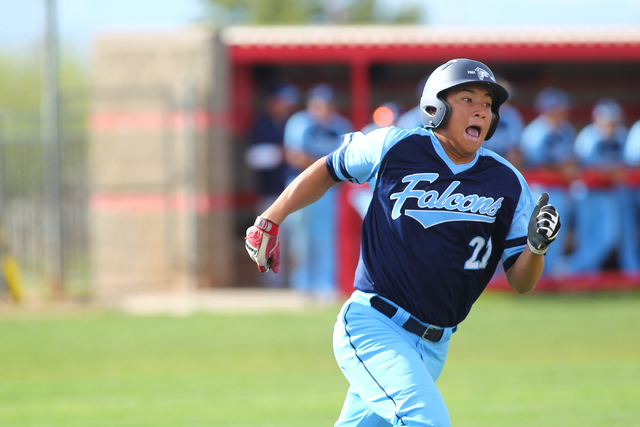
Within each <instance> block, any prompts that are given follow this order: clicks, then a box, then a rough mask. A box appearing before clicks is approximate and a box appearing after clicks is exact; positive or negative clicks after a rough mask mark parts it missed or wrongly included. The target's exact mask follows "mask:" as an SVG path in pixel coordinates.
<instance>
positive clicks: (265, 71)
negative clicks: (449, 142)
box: [222, 26, 640, 290]
mask: <svg viewBox="0 0 640 427" xmlns="http://www.w3.org/2000/svg"><path fill="white" fill-rule="evenodd" d="M222 40H223V43H224V44H225V46H226V47H227V49H228V55H229V66H230V71H231V97H230V99H231V115H232V119H233V129H234V138H235V140H236V146H238V147H242V146H243V141H244V138H245V136H246V133H245V132H246V131H247V130H248V129H249V127H250V124H251V121H252V118H253V115H254V114H255V112H256V108H258V107H259V105H260V104H261V101H262V98H263V96H264V94H265V89H266V88H267V87H268V85H269V83H270V82H271V81H272V80H274V79H278V80H286V81H290V82H292V83H294V84H296V85H298V86H299V87H300V88H301V89H302V90H305V89H308V88H309V87H310V86H312V85H313V84H314V83H316V82H318V81H323V82H328V83H330V84H332V85H333V86H334V87H335V88H337V90H338V91H339V92H340V94H341V99H340V101H341V102H340V108H341V113H342V114H344V115H346V116H347V117H348V118H349V119H350V120H351V121H352V122H353V124H354V126H355V128H356V129H360V128H362V127H363V126H364V125H365V124H367V123H369V122H370V118H371V114H372V112H373V110H374V109H375V108H376V107H377V106H378V105H380V104H382V103H384V102H387V101H396V102H400V103H401V104H402V105H403V106H404V108H405V109H409V108H411V107H413V106H414V105H416V104H417V102H418V98H417V95H416V87H417V85H418V83H419V82H420V80H421V79H422V78H423V77H425V76H427V75H428V74H430V73H431V71H432V70H433V69H434V68H435V67H437V66H438V65H440V64H442V63H444V62H446V61H447V60H449V59H452V58H458V57H466V58H472V59H476V60H479V61H482V62H485V63H487V64H488V65H489V66H490V67H491V69H492V70H493V71H494V73H496V74H498V75H500V76H503V77H504V78H506V79H507V80H508V81H509V82H510V83H511V84H512V85H513V87H514V88H515V96H514V97H512V99H511V102H512V104H513V105H514V106H516V107H517V108H518V109H519V110H520V111H521V113H522V114H523V118H524V119H525V121H526V122H529V121H530V120H532V119H533V118H534V117H535V112H534V111H533V107H532V105H533V100H534V98H535V96H536V94H537V93H538V92H539V91H540V90H541V89H543V88H544V87H547V86H557V87H560V88H562V89H564V90H565V91H567V92H568V93H569V94H570V95H571V96H572V100H573V110H572V117H571V121H572V122H573V124H574V125H575V127H576V128H577V129H580V128H582V127H583V126H585V125H586V124H588V123H589V121H590V117H591V109H592V106H593V104H594V103H595V102H597V101H598V100H599V99H600V98H602V97H604V96H608V97H612V98H614V99H615V100H616V101H618V102H619V103H620V104H621V105H622V106H623V108H624V110H625V116H626V124H627V125H631V124H632V123H634V122H635V121H636V120H638V119H640V98H639V97H638V95H637V94H638V93H640V81H639V80H638V79H637V76H638V75H640V29H638V28H637V27H624V26H617V27H604V26H596V27H594V26H590V27H566V26H565V27H553V26H536V27H460V28H452V27H430V26H341V27H335V26H304V27H231V28H227V29H225V30H224V31H223V33H222ZM238 168H239V170H242V168H243V165H241V164H239V165H238ZM242 175H243V176H250V174H249V173H248V172H247V173H243V174H242ZM531 179H535V177H533V176H532V178H531ZM545 179H548V177H545ZM239 183H240V185H246V187H244V188H241V189H239V190H241V191H242V192H248V193H251V191H252V188H253V187H252V183H251V182H250V181H245V182H240V181H239ZM344 187H345V188H344V193H345V194H344V198H345V199H346V198H347V195H346V193H347V192H348V191H349V187H348V186H346V185H345V186H344ZM343 205H344V206H343V210H342V212H340V215H341V216H340V224H341V225H340V229H339V231H338V233H339V235H340V236H341V239H342V244H341V245H340V246H339V248H338V251H339V252H338V257H339V259H340V273H339V275H340V278H339V281H340V286H341V288H342V289H344V290H348V289H350V287H351V282H352V275H353V271H354V269H355V265H356V262H357V253H358V242H359V218H358V216H357V214H356V213H355V211H354V210H353V209H351V208H350V207H349V206H348V203H346V202H345V203H344V204H343ZM253 215H254V212H253V211H249V212H246V211H244V210H243V209H242V208H241V209H240V212H239V216H238V218H245V220H244V223H245V224H247V223H249V222H251V221H252V217H253ZM241 228H242V227H239V229H238V233H241V232H242V230H240V229H241ZM238 238H240V236H238ZM240 262H241V263H242V262H244V261H240ZM248 268H250V266H248ZM612 281H613V282H616V281H617V278H615V277H614V278H612V279H610V280H608V281H606V283H608V284H609V286H615V285H612V284H611V283H612ZM601 282H602V281H601ZM616 283H617V282H616Z"/></svg>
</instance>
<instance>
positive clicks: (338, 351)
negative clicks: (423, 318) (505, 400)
mask: <svg viewBox="0 0 640 427" xmlns="http://www.w3.org/2000/svg"><path fill="white" fill-rule="evenodd" d="M373 295H375V294H368V293H364V292H361V291H355V292H354V293H353V294H352V295H351V297H350V298H349V299H348V300H347V301H346V302H345V304H344V305H343V307H342V310H341V311H340V314H339V315H338V319H337V322H336V325H335V328H334V334H333V349H334V354H335V357H336V361H337V362H338V365H339V366H340V369H341V370H342V372H343V374H344V375H345V377H346V378H347V380H348V381H349V383H350V387H349V390H348V392H347V396H346V399H345V402H344V405H343V407H342V412H341V413H340V418H339V419H338V421H337V422H336V424H335V427H356V426H358V427H385V426H386V427H388V426H419V427H425V426H437V427H442V426H450V425H451V421H450V418H449V411H448V410H447V407H446V405H445V403H444V400H443V399H442V396H441V394H440V391H439V390H438V388H437V387H436V384H435V381H436V380H437V379H438V376H440V373H441V372H442V368H443V367H444V363H445V360H446V358H447V352H448V350H449V339H450V337H451V334H452V333H453V331H454V328H445V329H444V333H443V336H442V339H441V340H440V341H439V342H437V343H434V342H429V341H425V340H423V339H422V338H421V337H419V336H418V335H415V334H413V333H411V332H408V331H406V330H405V329H403V328H402V327H401V325H402V324H403V323H404V322H405V321H406V320H407V319H408V318H409V316H410V314H409V313H408V312H407V311H405V310H404V309H402V308H400V307H397V305H395V304H393V305H394V306H395V307H396V308H398V312H397V313H396V315H395V316H394V317H393V318H392V319H390V318H388V317H387V316H385V315H384V314H382V313H380V312H378V311H377V310H376V309H374V308H373V307H371V304H370V302H369V300H370V298H371V297H372V296H373ZM387 302H389V301H387Z"/></svg>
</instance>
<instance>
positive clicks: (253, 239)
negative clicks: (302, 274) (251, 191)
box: [244, 216, 280, 273]
mask: <svg viewBox="0 0 640 427" xmlns="http://www.w3.org/2000/svg"><path fill="white" fill-rule="evenodd" d="M279 228H280V227H279V226H278V225H277V224H276V223H274V222H271V221H269V220H268V219H266V218H262V217H261V216H259V217H257V218H256V222H255V223H254V224H253V225H252V226H251V227H249V228H248V229H247V237H245V240H244V246H245V248H247V252H249V256H250V257H251V259H252V260H254V261H255V262H256V264H257V265H258V270H260V272H262V273H266V272H267V271H269V270H273V272H274V273H278V272H279V271H280V244H279V240H278V229H279Z"/></svg>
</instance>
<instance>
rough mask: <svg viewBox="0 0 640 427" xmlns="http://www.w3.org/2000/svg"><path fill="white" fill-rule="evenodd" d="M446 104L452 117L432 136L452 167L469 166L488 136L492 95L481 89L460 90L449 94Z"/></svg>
mask: <svg viewBox="0 0 640 427" xmlns="http://www.w3.org/2000/svg"><path fill="white" fill-rule="evenodd" d="M446 100H447V102H448V103H449V105H451V115H450V116H449V120H447V123H446V124H445V126H443V127H441V128H437V129H435V132H436V133H437V134H438V137H439V140H440V142H441V143H442V146H443V148H444V150H445V151H446V153H447V154H448V155H449V157H450V158H451V160H453V162H454V163H456V164H462V163H469V162H470V161H471V160H473V159H474V157H475V154H476V151H478V149H479V148H480V146H481V145H482V142H483V141H484V138H485V137H486V136H487V132H489V126H490V125H491V118H492V113H491V103H492V102H493V99H492V97H491V92H490V91H489V90H488V89H487V88H485V87H483V86H461V87H457V88H453V89H452V90H450V91H449V93H447V97H446Z"/></svg>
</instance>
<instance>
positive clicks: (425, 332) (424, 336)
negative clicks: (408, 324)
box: [422, 326, 438, 342]
mask: <svg viewBox="0 0 640 427" xmlns="http://www.w3.org/2000/svg"><path fill="white" fill-rule="evenodd" d="M432 330H433V331H437V330H438V328H436V327H435V326H429V327H427V329H425V330H424V333H423V334H422V339H423V340H425V341H429V342H432V341H431V340H430V339H429V338H427V334H428V333H429V331H432Z"/></svg>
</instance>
